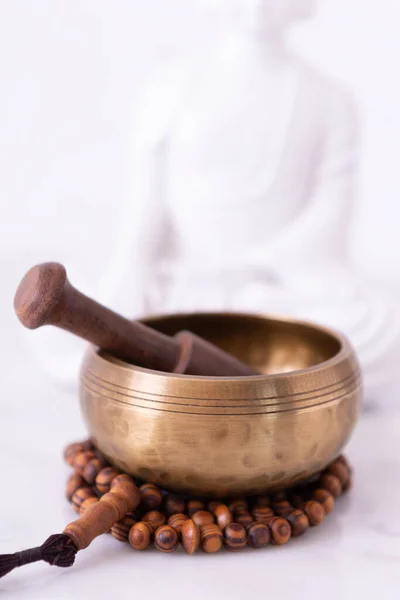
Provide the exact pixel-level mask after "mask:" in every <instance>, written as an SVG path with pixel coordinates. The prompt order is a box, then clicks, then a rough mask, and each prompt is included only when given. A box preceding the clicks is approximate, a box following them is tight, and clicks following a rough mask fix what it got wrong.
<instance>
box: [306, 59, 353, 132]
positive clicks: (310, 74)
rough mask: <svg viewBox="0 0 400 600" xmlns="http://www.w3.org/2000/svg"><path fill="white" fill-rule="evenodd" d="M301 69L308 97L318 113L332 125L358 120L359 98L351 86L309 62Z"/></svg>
mask: <svg viewBox="0 0 400 600" xmlns="http://www.w3.org/2000/svg"><path fill="white" fill-rule="evenodd" d="M301 70H302V78H303V82H304V85H305V90H306V96H307V99H309V100H310V102H311V103H312V105H313V106H314V109H315V110H316V111H317V114H318V113H319V114H320V115H321V117H322V118H323V119H324V120H328V121H329V122H330V123H331V124H332V126H334V125H335V124H338V123H341V122H342V123H343V124H345V123H347V124H348V125H349V124H351V123H353V124H354V123H355V122H357V120H358V118H357V114H358V108H357V100H356V98H355V96H354V93H353V91H352V90H351V89H350V88H348V87H347V86H346V85H344V84H343V83H342V82H339V81H337V80H336V79H334V78H333V77H331V76H329V75H327V74H326V73H323V72H322V71H320V70H318V69H317V68H316V67H314V66H312V65H309V64H307V63H302V65H301Z"/></svg>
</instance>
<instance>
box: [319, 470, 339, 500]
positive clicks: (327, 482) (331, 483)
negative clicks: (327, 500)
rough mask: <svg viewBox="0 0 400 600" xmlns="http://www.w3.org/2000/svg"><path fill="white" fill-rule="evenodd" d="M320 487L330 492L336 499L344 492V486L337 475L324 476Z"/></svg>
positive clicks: (320, 481)
mask: <svg viewBox="0 0 400 600" xmlns="http://www.w3.org/2000/svg"><path fill="white" fill-rule="evenodd" d="M319 486H320V487H321V488H322V489H324V490H328V492H330V493H331V494H332V496H333V497H334V498H337V497H338V496H340V494H341V493H342V491H343V488H342V484H341V483H340V480H339V479H338V478H337V477H335V475H329V474H326V475H323V476H322V477H321V479H320V480H319Z"/></svg>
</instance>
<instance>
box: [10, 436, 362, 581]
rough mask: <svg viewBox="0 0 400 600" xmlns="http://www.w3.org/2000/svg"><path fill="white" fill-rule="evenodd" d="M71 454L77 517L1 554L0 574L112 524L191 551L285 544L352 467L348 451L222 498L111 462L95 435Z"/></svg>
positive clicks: (346, 480) (318, 519)
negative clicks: (269, 490) (299, 476)
mask: <svg viewBox="0 0 400 600" xmlns="http://www.w3.org/2000/svg"><path fill="white" fill-rule="evenodd" d="M64 459H65V461H66V462H67V463H68V464H69V465H70V466H71V467H72V468H73V470H74V472H73V473H72V474H71V475H70V476H69V478H68V481H67V485H66V496H67V498H68V500H69V501H70V502H71V504H72V506H73V508H74V509H75V511H76V512H77V513H78V514H79V518H78V519H77V520H76V521H74V522H72V523H70V524H69V525H67V527H66V528H65V529H64V531H63V533H61V534H55V535H52V536H50V537H49V538H48V539H47V540H46V541H45V542H44V543H43V544H42V545H41V546H38V547H36V548H31V549H29V550H24V551H22V552H16V553H14V554H4V555H1V556H0V577H3V576H4V575H6V574H7V573H9V572H10V571H12V570H13V569H14V568H16V567H19V566H23V565H26V564H29V563H32V562H36V561H39V560H43V561H46V562H48V563H49V564H50V565H56V566H59V567H70V566H72V565H73V563H74V560H75V555H76V553H77V552H78V551H79V550H82V549H84V548H86V547H87V546H88V545H89V544H90V543H91V542H92V540H93V539H94V538H95V537H97V536H98V535H101V534H102V533H106V532H108V531H110V532H111V534H112V536H113V537H114V538H115V539H117V540H118V541H120V542H129V544H130V545H131V547H132V548H134V549H135V550H145V549H146V548H148V547H149V546H150V545H151V544H153V545H154V546H155V547H156V548H157V549H158V550H160V551H161V552H173V551H174V550H176V549H177V548H178V546H179V545H181V546H182V547H183V549H184V550H185V552H187V553H188V554H193V553H194V552H195V551H196V550H197V549H199V548H201V549H202V550H203V551H204V552H207V553H214V552H218V551H219V550H220V549H221V548H222V547H225V548H226V549H227V550H230V551H233V552H235V551H238V550H241V549H243V548H245V547H246V546H247V547H250V548H263V547H265V546H267V545H268V544H272V545H283V544H286V543H287V542H288V541H289V540H290V539H291V538H295V537H299V536H301V535H304V534H305V533H306V531H307V530H308V529H309V528H310V527H315V526H317V525H320V524H321V523H322V522H323V520H324V519H325V517H326V516H327V515H328V514H329V513H330V512H331V511H332V510H333V509H334V507H335V502H336V499H337V498H338V497H339V496H341V495H342V494H343V493H345V492H346V491H347V490H348V489H350V487H351V477H352V472H351V468H350V467H349V465H348V463H347V461H346V459H345V458H344V457H343V456H340V457H339V458H337V459H336V460H335V461H334V462H332V463H331V464H330V465H329V466H328V467H327V468H326V469H325V470H324V471H323V472H322V473H320V475H319V476H318V477H315V478H314V479H313V480H312V481H310V482H306V483H304V484H302V485H298V486H296V487H294V488H291V489H288V490H284V491H281V492H279V493H276V494H273V495H260V496H254V497H243V498H234V499H227V500H225V501H222V500H210V499H208V500H207V499H205V498H190V497H184V496H180V495H176V494H171V493H168V492H166V491H164V490H161V489H159V488H158V487H157V486H156V485H154V484H152V483H145V482H138V481H136V482H135V481H134V480H133V478H132V477H131V476H130V475H128V474H126V473H121V472H120V471H118V470H117V469H115V468H114V467H113V466H111V465H110V464H108V463H107V460H106V459H105V457H104V456H103V455H102V453H101V452H100V451H99V450H97V449H96V448H95V446H94V445H93V443H92V442H91V441H90V440H86V441H84V442H77V443H74V444H70V445H69V446H68V447H67V448H66V449H65V451H64Z"/></svg>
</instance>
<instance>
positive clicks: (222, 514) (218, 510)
mask: <svg viewBox="0 0 400 600" xmlns="http://www.w3.org/2000/svg"><path fill="white" fill-rule="evenodd" d="M214 515H215V518H216V520H217V524H218V527H219V528H220V529H222V530H224V529H225V527H226V526H227V525H230V524H231V523H232V521H233V516H232V513H231V511H230V510H229V508H228V507H227V506H226V504H218V506H216V507H215V509H214Z"/></svg>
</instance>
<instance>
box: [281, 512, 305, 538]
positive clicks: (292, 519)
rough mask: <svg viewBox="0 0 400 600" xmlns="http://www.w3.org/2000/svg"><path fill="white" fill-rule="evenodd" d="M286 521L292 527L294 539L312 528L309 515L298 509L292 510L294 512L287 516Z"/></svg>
mask: <svg viewBox="0 0 400 600" xmlns="http://www.w3.org/2000/svg"><path fill="white" fill-rule="evenodd" d="M286 520H287V521H288V522H289V525H290V527H291V530H292V537H299V536H300V535H303V533H304V532H305V531H306V530H307V529H308V528H309V527H310V522H309V520H308V517H307V515H306V514H305V513H304V512H303V511H302V510H299V509H298V508H296V509H294V510H292V512H290V513H289V514H288V515H286Z"/></svg>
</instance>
